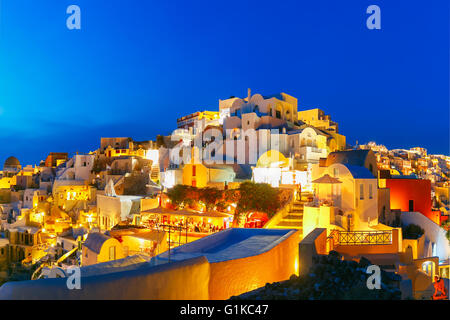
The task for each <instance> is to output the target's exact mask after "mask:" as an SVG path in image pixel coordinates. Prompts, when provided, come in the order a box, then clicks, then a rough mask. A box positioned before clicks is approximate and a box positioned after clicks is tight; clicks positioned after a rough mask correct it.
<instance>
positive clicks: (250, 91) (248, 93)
mask: <svg viewBox="0 0 450 320" xmlns="http://www.w3.org/2000/svg"><path fill="white" fill-rule="evenodd" d="M251 96H252V89H250V88H248V89H247V100H248V101H247V102H250V97H251Z"/></svg>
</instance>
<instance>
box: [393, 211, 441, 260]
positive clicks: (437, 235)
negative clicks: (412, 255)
mask: <svg viewBox="0 0 450 320" xmlns="http://www.w3.org/2000/svg"><path fill="white" fill-rule="evenodd" d="M400 219H401V221H402V224H405V225H409V224H416V225H418V226H420V227H421V228H422V229H424V230H425V242H427V241H426V240H428V241H429V242H430V243H435V244H436V255H437V256H438V257H439V260H446V259H448V258H449V257H450V244H449V241H448V239H447V237H446V236H445V231H444V229H442V228H441V227H440V226H439V225H437V224H436V223H434V222H433V221H432V220H430V219H428V218H427V217H425V216H424V215H423V214H421V213H420V212H402V213H401V215H400ZM426 249H427V248H425V250H426ZM419 251H420V250H419ZM425 252H426V251H425Z"/></svg>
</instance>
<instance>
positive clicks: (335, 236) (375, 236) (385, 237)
mask: <svg viewBox="0 0 450 320" xmlns="http://www.w3.org/2000/svg"><path fill="white" fill-rule="evenodd" d="M328 239H329V241H332V242H333V245H334V246H336V245H340V246H345V245H374V244H375V245H389V244H392V231H338V230H333V231H332V232H331V233H330V235H329V236H328Z"/></svg>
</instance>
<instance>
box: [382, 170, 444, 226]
mask: <svg viewBox="0 0 450 320" xmlns="http://www.w3.org/2000/svg"><path fill="white" fill-rule="evenodd" d="M386 188H389V189H390V191H391V209H400V210H401V211H410V210H409V200H414V211H418V212H420V213H422V214H423V215H425V216H426V217H428V218H430V219H431V220H433V216H432V213H431V182H430V180H422V179H386ZM433 221H434V220H433ZM435 222H436V221H435Z"/></svg>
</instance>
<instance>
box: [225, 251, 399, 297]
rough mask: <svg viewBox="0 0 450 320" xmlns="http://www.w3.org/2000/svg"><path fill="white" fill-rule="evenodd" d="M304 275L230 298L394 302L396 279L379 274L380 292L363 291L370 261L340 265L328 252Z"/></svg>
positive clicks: (385, 273)
mask: <svg viewBox="0 0 450 320" xmlns="http://www.w3.org/2000/svg"><path fill="white" fill-rule="evenodd" d="M314 262H315V264H314V266H313V267H312V268H311V271H310V273H309V274H308V275H306V276H302V277H297V276H295V275H292V276H291V278H290V279H289V280H287V281H283V282H276V283H271V284H269V283H268V284H266V285H265V286H264V287H262V288H259V289H257V290H254V291H250V292H247V293H244V294H242V295H240V296H237V297H236V296H235V297H232V298H231V299H233V300H354V299H356V300H397V299H400V297H401V292H400V290H399V281H400V280H401V278H400V276H398V275H396V274H394V273H389V272H384V271H382V272H381V289H379V290H377V289H373V290H369V289H368V288H367V278H368V277H369V276H370V274H367V273H366V269H367V266H369V265H371V263H370V261H369V260H367V259H365V258H361V260H360V262H359V263H358V262H356V261H343V260H342V259H341V257H340V256H339V254H337V253H335V252H330V254H329V255H328V256H319V257H317V258H316V259H315V261H314Z"/></svg>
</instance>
